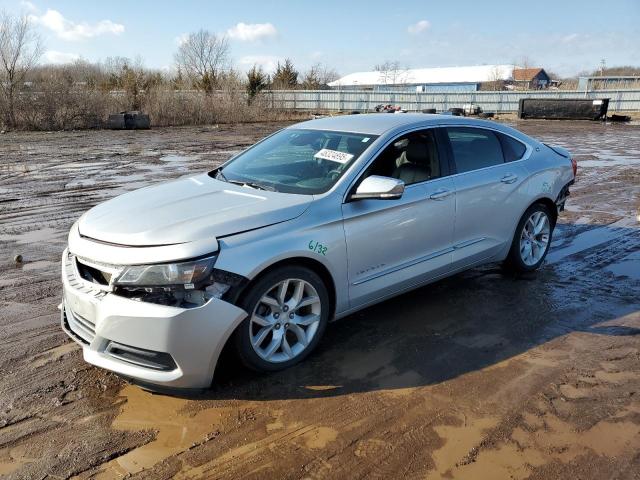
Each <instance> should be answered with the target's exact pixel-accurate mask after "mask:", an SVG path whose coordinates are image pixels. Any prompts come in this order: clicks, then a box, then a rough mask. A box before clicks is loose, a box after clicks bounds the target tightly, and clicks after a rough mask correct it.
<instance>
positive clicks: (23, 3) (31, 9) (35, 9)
mask: <svg viewBox="0 0 640 480" xmlns="http://www.w3.org/2000/svg"><path fill="white" fill-rule="evenodd" d="M20 6H21V7H22V8H24V9H25V10H26V11H27V12H30V13H37V12H38V11H39V10H38V7H36V6H35V5H34V4H33V3H31V2H28V1H26V0H22V1H21V2H20Z"/></svg>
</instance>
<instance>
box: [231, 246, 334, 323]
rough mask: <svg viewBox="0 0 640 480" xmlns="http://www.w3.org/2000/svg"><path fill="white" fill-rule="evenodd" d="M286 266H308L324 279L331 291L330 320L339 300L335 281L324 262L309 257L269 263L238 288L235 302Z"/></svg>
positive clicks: (329, 291) (328, 290) (290, 258)
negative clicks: (269, 274)
mask: <svg viewBox="0 0 640 480" xmlns="http://www.w3.org/2000/svg"><path fill="white" fill-rule="evenodd" d="M286 266H300V267H306V268H308V269H309V270H311V271H312V272H314V273H316V274H317V275H318V276H319V277H320V278H321V279H322V281H323V282H324V284H325V285H326V287H327V292H328V293H329V308H330V310H329V320H331V319H332V318H333V317H334V315H335V310H336V301H337V297H336V285H335V281H334V279H333V277H332V275H331V273H330V272H329V269H328V268H327V267H326V266H325V265H324V264H323V263H322V262H320V261H318V260H315V259H313V258H309V257H303V256H296V257H288V258H284V259H281V260H278V261H276V262H274V263H272V264H270V265H267V266H266V267H264V268H263V269H262V270H260V272H258V274H256V275H254V276H253V278H251V279H250V280H249V281H248V282H247V283H246V284H245V285H243V286H242V288H240V289H239V290H238V292H236V293H235V295H234V298H233V303H234V304H237V302H238V301H239V300H240V298H241V297H242V296H243V295H244V294H245V292H247V291H248V290H249V289H250V288H251V287H253V285H255V284H256V283H257V282H258V281H259V280H260V279H261V278H262V277H264V276H265V275H267V274H268V273H270V272H272V271H274V270H276V269H277V268H281V267H286Z"/></svg>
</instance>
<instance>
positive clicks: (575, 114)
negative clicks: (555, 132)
mask: <svg viewBox="0 0 640 480" xmlns="http://www.w3.org/2000/svg"><path fill="white" fill-rule="evenodd" d="M608 108H609V99H608V98H599V99H596V100H593V99H590V98H563V99H560V98H521V99H520V103H519V106H518V118H540V119H548V120H602V119H604V118H606V116H607V109H608Z"/></svg>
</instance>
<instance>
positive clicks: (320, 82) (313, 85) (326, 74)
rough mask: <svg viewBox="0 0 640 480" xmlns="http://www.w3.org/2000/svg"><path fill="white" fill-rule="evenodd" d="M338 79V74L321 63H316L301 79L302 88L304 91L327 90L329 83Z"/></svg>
mask: <svg viewBox="0 0 640 480" xmlns="http://www.w3.org/2000/svg"><path fill="white" fill-rule="evenodd" d="M337 79H338V73H337V72H336V71H335V70H334V69H332V68H329V67H327V66H326V65H323V64H321V63H316V64H314V65H312V66H311V68H310V69H309V70H307V72H306V73H305V74H304V76H303V77H302V83H301V85H302V88H304V89H305V90H320V89H326V88H329V87H328V84H329V82H333V81H334V80H337Z"/></svg>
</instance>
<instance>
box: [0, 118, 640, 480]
mask: <svg viewBox="0 0 640 480" xmlns="http://www.w3.org/2000/svg"><path fill="white" fill-rule="evenodd" d="M519 127H520V128H521V129H523V130H524V131H525V132H527V133H530V134H533V135H536V136H538V137H540V138H542V139H544V140H545V141H547V142H552V143H556V144H560V145H562V146H565V147H567V148H569V149H570V150H571V151H573V152H574V153H575V154H577V158H578V161H579V182H578V183H577V184H576V185H575V187H574V188H573V190H572V193H573V194H572V196H571V198H570V200H569V205H568V208H569V210H568V211H566V212H564V213H563V214H562V216H561V218H560V224H559V225H558V228H557V230H556V234H555V238H554V242H553V246H552V252H551V253H550V255H549V257H548V261H547V262H546V264H545V266H544V268H543V269H542V270H541V271H540V272H539V273H538V274H537V275H532V276H528V277H524V278H513V277H510V276H505V275H502V274H501V273H500V270H499V269H498V268H497V267H496V266H490V267H486V268H482V269H476V270H473V271H470V272H467V273H465V274H461V275H457V276H456V277H454V278H451V279H448V280H445V281H441V282H438V283H436V284H434V285H430V286H427V287H424V288H422V289H420V290H418V291H415V292H412V293H409V294H406V295H403V296H401V297H398V298H396V299H393V300H390V301H387V302H385V303H383V304H381V305H378V306H375V307H372V308H369V309H367V310H365V311H363V312H360V313H358V314H356V315H353V316H351V317H349V318H347V319H345V320H343V321H340V322H336V323H334V324H332V325H331V328H330V329H329V330H328V331H327V335H326V337H325V338H324V340H323V341H322V342H321V345H320V347H319V350H318V351H317V353H316V354H314V355H312V356H311V357H310V358H309V359H308V360H307V361H306V362H304V363H303V364H301V365H299V366H296V367H294V368H292V369H290V370H288V371H285V372H281V373H277V374H272V375H266V376H257V375H254V374H251V373H248V372H246V371H244V370H242V369H240V368H239V367H237V366H236V365H235V362H234V361H233V359H232V358H231V357H229V358H227V361H226V362H223V365H222V367H221V368H220V369H219V372H218V373H217V382H216V384H215V386H214V387H213V388H212V389H211V390H209V391H207V392H205V393H204V394H202V395H200V396H198V397H189V398H180V397H176V396H173V397H170V396H163V395H157V394H151V393H149V392H146V391H144V390H141V389H140V388H139V387H137V386H132V385H130V384H127V383H126V382H124V381H123V380H121V379H120V378H118V377H117V376H115V375H112V374H110V373H107V372H105V371H102V370H99V369H97V368H93V367H90V366H88V365H87V364H85V363H84V362H83V361H82V357H81V352H80V348H79V347H77V346H76V345H75V344H74V343H72V342H71V341H69V340H67V338H66V337H65V335H64V334H63V333H62V331H61V330H60V327H59V324H58V322H59V312H58V310H57V309H56V305H57V304H58V303H59V300H60V281H59V278H58V277H59V257H60V254H61V252H62V249H63V248H64V246H65V242H66V232H67V230H68V228H69V227H70V226H71V224H72V222H73V221H74V220H75V219H76V218H77V217H78V216H79V215H80V214H81V213H82V212H83V211H85V210H87V209H88V208H90V207H91V206H92V205H95V204H96V203H98V202H101V201H103V200H105V199H108V198H110V197H113V196H115V195H117V194H119V193H122V192H125V191H128V190H131V189H134V188H139V187H141V186H144V185H148V184H151V183H154V182H158V181H161V180H165V179H169V178H175V177H178V176H181V175H185V174H188V173H193V172H198V171H203V170H207V169H210V168H211V167H213V166H214V165H216V164H218V163H219V162H221V161H223V160H224V159H226V158H228V157H229V156H230V155H231V154H233V153H234V152H235V151H237V150H239V149H242V148H243V147H245V146H246V145H249V144H250V143H251V142H253V141H254V140H256V139H257V138H259V137H261V136H263V135H265V134H266V133H268V132H270V131H272V130H274V129H275V128H277V125H273V124H271V125H245V126H239V127H230V126H225V127H220V128H215V127H210V128H173V129H156V130H151V131H146V132H143V131H141V132H112V131H87V132H59V133H9V134H5V135H0V242H1V243H0V476H7V478H49V477H50V478H66V477H72V476H78V477H80V478H94V477H95V478H123V477H127V478H171V477H176V478H199V477H208V478H229V479H231V478H240V477H243V478H245V477H247V478H418V477H419V478H428V479H434V478H472V479H483V478H487V479H498V478H515V479H519V478H535V479H540V478H545V479H556V478H566V477H571V478H580V479H587V478H588V479H604V478H607V479H608V478H625V479H626V478H640V295H639V294H640V288H639V287H640V228H639V225H638V218H637V215H638V206H639V200H638V199H639V194H640V126H637V125H602V124H597V123H588V122H584V123H582V122H575V123H574V122H531V123H529V122H527V123H522V124H520V125H519ZM16 253H21V254H22V255H23V256H24V262H23V263H22V264H20V265H16V264H14V262H13V256H14V255H15V254H16Z"/></svg>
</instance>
